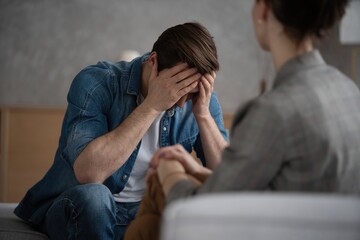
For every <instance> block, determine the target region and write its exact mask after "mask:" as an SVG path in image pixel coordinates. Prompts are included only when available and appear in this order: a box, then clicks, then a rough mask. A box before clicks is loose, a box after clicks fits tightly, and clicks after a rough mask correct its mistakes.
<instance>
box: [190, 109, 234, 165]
mask: <svg viewBox="0 0 360 240" xmlns="http://www.w3.org/2000/svg"><path fill="white" fill-rule="evenodd" d="M197 122H198V125H199V130H200V137H201V143H202V146H203V150H204V154H205V158H206V163H207V166H208V168H210V169H214V168H215V167H216V166H217V165H218V164H219V163H220V159H221V153H222V151H223V150H224V148H225V147H226V146H227V145H228V142H227V141H226V140H225V138H224V137H223V135H222V134H221V132H220V130H219V128H218V126H217V125H216V122H215V120H214V119H213V118H212V117H211V115H209V116H208V117H203V118H197Z"/></svg>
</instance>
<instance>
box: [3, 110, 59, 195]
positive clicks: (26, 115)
mask: <svg viewBox="0 0 360 240" xmlns="http://www.w3.org/2000/svg"><path fill="white" fill-rule="evenodd" d="M63 116H64V110H54V109H25V108H17V109H10V110H9V112H8V126H7V127H8V130H7V131H8V139H7V141H8V143H7V182H6V186H7V187H6V189H5V196H4V200H5V201H7V202H17V201H19V200H20V199H21V198H22V197H23V196H24V194H25V192H26V191H27V190H28V189H29V187H31V186H32V185H33V184H34V183H36V182H37V181H38V180H40V178H41V177H42V176H43V175H44V174H45V172H46V171H47V169H48V168H49V167H50V165H51V163H52V162H53V158H54V155H55V151H56V148H57V144H58V139H59V136H60V130H61V124H62V120H63Z"/></svg>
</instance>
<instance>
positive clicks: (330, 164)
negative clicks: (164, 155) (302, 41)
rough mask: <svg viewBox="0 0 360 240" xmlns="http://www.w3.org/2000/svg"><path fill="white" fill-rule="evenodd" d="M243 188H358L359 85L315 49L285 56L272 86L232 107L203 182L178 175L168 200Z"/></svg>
mask: <svg viewBox="0 0 360 240" xmlns="http://www.w3.org/2000/svg"><path fill="white" fill-rule="evenodd" d="M244 190H245V191H251V190H255V191H256V190H274V191H306V192H315V191H316V192H339V193H359V192H360V93H359V89H358V87H357V86H356V85H355V84H354V82H353V81H352V80H350V79H349V78H347V77H346V76H344V75H343V74H342V73H340V72H339V71H338V70H337V69H335V68H333V67H331V66H329V65H326V63H325V62H324V60H323V59H322V57H321V55H320V53H319V52H318V51H313V52H310V53H307V54H304V55H302V56H300V57H298V58H295V59H292V60H290V61H289V62H287V63H286V64H285V65H284V66H283V67H282V68H281V70H280V71H279V73H278V75H277V77H276V79H275V81H274V86H273V89H272V90H271V91H269V92H268V93H266V94H264V95H262V96H260V97H258V98H256V99H255V100H254V101H252V102H251V103H250V104H249V105H247V107H245V108H243V109H241V110H239V111H238V112H237V113H236V115H235V117H234V121H233V127H232V134H231V138H230V146H229V147H228V148H226V149H225V150H224V152H223V155H222V162H221V164H220V165H219V167H218V168H217V169H216V170H215V171H214V173H213V174H212V175H211V176H210V177H209V179H207V181H206V182H205V183H204V185H203V186H202V187H200V188H196V187H195V186H193V185H192V184H191V182H189V181H180V182H179V183H177V184H176V185H175V186H174V187H173V189H172V190H171V191H170V193H169V198H168V201H172V200H174V199H177V198H181V197H184V196H187V195H193V194H198V193H208V192H224V191H244Z"/></svg>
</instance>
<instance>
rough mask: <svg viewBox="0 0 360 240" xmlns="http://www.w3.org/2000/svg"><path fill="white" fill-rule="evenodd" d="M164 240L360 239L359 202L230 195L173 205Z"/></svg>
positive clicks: (280, 195)
mask: <svg viewBox="0 0 360 240" xmlns="http://www.w3.org/2000/svg"><path fill="white" fill-rule="evenodd" d="M162 224H163V225H162V232H161V239H163V240H165V239H166V240H183V239H196V240H205V239H206V240H212V239H214V240H215V239H216V240H218V239H221V240H225V239H252V240H259V239H264V240H265V239H266V240H272V239H274V240H275V239H276V240H281V239H284V240H285V239H286V240H288V239H292V240H308V239H312V240H313V239H316V240H322V239H324V240H339V239H341V240H359V239H360V198H359V196H343V195H341V196H340V195H330V194H289V193H286V194H285V193H276V194H274V193H269V192H266V193H230V194H211V195H202V196H198V197H195V198H192V199H186V200H180V201H177V202H174V203H173V204H171V205H169V206H168V207H167V208H166V210H165V213H164V218H163V223H162Z"/></svg>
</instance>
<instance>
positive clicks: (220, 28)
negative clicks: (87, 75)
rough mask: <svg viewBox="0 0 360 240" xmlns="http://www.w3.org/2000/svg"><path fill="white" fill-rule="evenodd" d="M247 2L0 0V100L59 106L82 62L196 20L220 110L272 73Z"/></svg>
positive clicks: (141, 46) (111, 55) (145, 44)
mask: <svg viewBox="0 0 360 240" xmlns="http://www.w3.org/2000/svg"><path fill="white" fill-rule="evenodd" d="M252 3H253V0H241V1H237V0H221V1H218V0H193V1H188V0H177V1H168V0H104V1H99V0H29V1H26V0H0V72H1V75H0V105H21V106H23V105H25V106H55V107H65V106H66V94H67V91H68V88H69V86H70V83H71V81H72V79H73V77H74V76H75V74H76V73H77V72H78V71H80V70H81V69H82V68H83V67H85V66H87V65H89V64H93V63H96V62H97V61H99V60H112V61H114V60H116V59H117V58H118V56H119V55H120V53H121V52H122V51H125V50H127V49H134V50H137V51H139V52H140V53H145V52H147V51H149V50H151V47H152V44H153V42H154V41H155V40H156V38H157V37H158V35H159V34H160V33H161V32H162V31H164V30H165V29H166V28H168V27H170V26H172V25H175V24H178V23H182V22H186V21H192V20H195V21H199V22H200V23H202V24H203V25H205V26H206V27H207V28H208V29H209V30H210V32H211V33H212V34H213V36H214V38H215V41H216V43H217V46H218V52H219V59H220V64H221V69H220V72H219V73H218V78H217V81H216V85H215V90H216V91H217V93H218V95H219V98H220V101H221V103H222V106H223V108H224V111H226V112H232V111H235V109H236V107H237V106H238V105H239V104H242V103H244V102H246V101H247V100H249V99H251V98H253V97H254V96H256V95H257V94H258V91H259V79H261V78H263V77H264V76H266V75H270V76H271V75H273V69H272V65H271V64H270V63H268V60H269V56H268V55H267V54H265V53H263V52H262V51H260V50H259V48H258V46H257V43H256V40H255V37H254V34H253V30H252V23H251V7H252ZM330 46H331V45H330ZM330 56H331V54H330ZM345 63H346V62H345Z"/></svg>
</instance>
